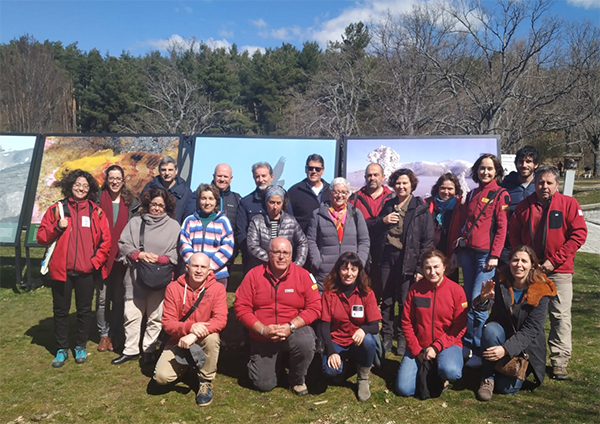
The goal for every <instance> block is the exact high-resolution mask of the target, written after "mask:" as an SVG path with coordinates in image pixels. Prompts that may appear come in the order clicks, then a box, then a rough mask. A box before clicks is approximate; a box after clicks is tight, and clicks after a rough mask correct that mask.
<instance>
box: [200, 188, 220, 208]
mask: <svg viewBox="0 0 600 424" xmlns="http://www.w3.org/2000/svg"><path fill="white" fill-rule="evenodd" d="M205 191H210V192H211V193H212V195H213V196H214V198H215V200H216V201H217V203H216V204H215V209H217V206H218V204H219V202H220V201H221V190H219V188H218V187H217V186H214V185H212V184H200V185H199V186H198V188H197V189H196V210H198V211H199V210H200V197H201V194H202V193H204V192H205Z"/></svg>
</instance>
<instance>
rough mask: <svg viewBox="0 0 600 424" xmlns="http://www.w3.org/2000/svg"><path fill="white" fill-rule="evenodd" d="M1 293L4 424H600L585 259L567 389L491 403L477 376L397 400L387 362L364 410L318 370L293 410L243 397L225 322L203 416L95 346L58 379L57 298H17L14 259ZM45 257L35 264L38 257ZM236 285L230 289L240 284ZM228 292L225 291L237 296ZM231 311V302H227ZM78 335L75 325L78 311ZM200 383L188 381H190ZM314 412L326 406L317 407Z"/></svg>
mask: <svg viewBox="0 0 600 424" xmlns="http://www.w3.org/2000/svg"><path fill="white" fill-rule="evenodd" d="M0 253H1V256H2V258H1V262H2V270H1V277H2V282H1V283H2V288H0V379H1V380H0V411H2V414H1V415H0V422H11V423H17V422H44V423H46V422H47V423H62V422H65V423H80V422H100V423H184V422H187V423H191V422H211V423H213V422H214V423H221V422H223V423H267V422H277V423H357V422H371V423H391V422H394V423H423V422H432V423H438V422H443V423H494V424H496V423H513V422H527V423H560V424H563V423H593V422H597V421H598V417H599V416H600V367H599V364H600V337H599V336H600V331H599V330H600V325H599V311H600V271H599V270H600V257H599V256H598V255H592V254H584V253H580V254H578V255H577V260H576V270H577V272H576V274H575V276H574V305H573V359H572V361H571V364H570V365H569V373H570V377H571V378H570V380H568V381H563V382H558V381H555V380H551V379H546V380H545V381H544V384H543V385H542V386H541V387H540V388H539V389H537V390H536V391H534V392H525V391H522V392H521V393H519V394H517V395H514V396H500V395H495V396H494V398H493V400H492V401H491V402H487V403H481V402H478V401H476V400H475V396H474V392H473V391H474V390H475V389H476V388H477V385H478V376H477V373H476V372H473V371H468V372H466V374H465V376H464V377H463V380H462V381H460V382H458V383H457V384H455V385H454V386H453V388H452V389H451V390H449V391H447V392H445V393H444V394H443V395H442V397H440V398H438V399H430V400H427V401H419V400H416V399H413V398H409V399H406V398H400V397H398V396H396V395H394V394H393V392H392V391H391V388H392V385H393V382H394V378H395V374H396V371H397V368H398V364H399V362H398V358H397V357H395V356H393V355H391V354H390V355H388V358H387V360H386V363H385V365H384V368H383V369H382V370H376V371H375V373H376V375H374V376H373V377H372V384H371V390H372V393H373V396H372V398H371V400H370V401H369V402H366V403H359V402H358V401H357V400H356V398H355V395H354V388H355V387H354V383H355V381H356V377H355V376H353V377H351V378H350V379H349V380H348V384H347V385H346V386H343V387H337V386H329V387H327V386H326V385H325V384H324V379H323V377H322V376H321V374H320V372H319V365H318V362H317V361H315V362H313V365H312V366H311V370H310V372H309V377H308V385H309V389H310V390H311V395H309V396H305V397H302V398H298V397H296V396H294V395H293V394H291V393H290V392H289V391H288V390H285V389H283V388H277V389H275V390H273V391H272V392H270V393H258V392H256V391H253V390H251V389H249V388H248V385H249V382H248V379H247V377H246V370H245V362H246V356H245V353H244V352H243V351H242V350H240V349H238V348H234V346H235V344H236V342H237V341H239V340H240V339H241V337H242V333H241V329H240V326H239V324H238V323H237V322H236V321H235V318H234V317H233V314H232V313H230V320H229V324H228V327H227V329H226V330H225V331H224V333H223V339H224V340H225V342H226V344H227V349H224V350H222V352H221V357H220V360H219V373H218V375H217V378H216V380H215V382H214V401H213V404H212V405H210V406H208V407H206V408H199V407H197V406H196V405H195V402H194V397H195V396H194V393H193V392H194V390H195V388H194V387H193V384H192V389H190V388H189V386H188V385H187V384H185V383H179V384H178V385H177V386H176V387H174V388H173V387H171V388H168V389H167V390H165V391H159V390H157V388H156V387H155V386H154V385H153V384H152V383H151V378H150V377H151V372H152V370H147V369H140V367H139V365H138V364H137V363H135V362H128V363H126V364H124V365H121V366H113V365H111V364H110V360H111V359H113V358H114V357H115V354H113V353H108V352H107V353H98V352H97V351H96V349H95V348H96V344H97V342H98V335H97V334H96V332H95V331H93V334H91V339H90V342H89V344H88V348H89V353H90V356H89V360H88V362H87V363H85V364H82V365H77V364H75V362H74V361H73V358H72V356H70V358H69V360H68V361H67V363H66V364H65V366H64V367H63V368H60V369H53V368H52V367H51V366H50V364H51V362H52V359H53V354H54V349H55V348H54V337H53V330H52V328H53V327H52V296H51V292H50V290H49V289H48V288H45V287H42V288H39V289H37V290H35V291H32V292H19V291H18V290H15V289H14V288H12V281H13V280H14V270H13V271H12V274H11V271H10V262H11V258H10V249H6V248H4V249H2V250H0ZM38 256H39V255H38ZM239 277H240V274H239V273H238V274H236V276H235V278H236V279H239ZM235 285H236V284H232V287H230V289H229V291H232V290H234V289H235ZM228 300H229V303H230V305H231V303H232V302H233V293H229V294H228ZM72 311H73V313H72V315H71V320H72V321H71V324H72V326H71V328H73V325H74V323H75V313H74V306H73V308H72ZM192 382H193V380H192ZM319 402H326V403H321V404H318V403H319Z"/></svg>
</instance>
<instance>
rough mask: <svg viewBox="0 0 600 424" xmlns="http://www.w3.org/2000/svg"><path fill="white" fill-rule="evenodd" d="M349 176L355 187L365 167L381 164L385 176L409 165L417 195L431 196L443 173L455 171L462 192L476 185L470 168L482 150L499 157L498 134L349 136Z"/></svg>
mask: <svg viewBox="0 0 600 424" xmlns="http://www.w3.org/2000/svg"><path fill="white" fill-rule="evenodd" d="M346 151H347V156H346V178H347V179H348V181H349V182H350V186H351V188H352V190H353V191H354V190H358V189H359V188H360V187H362V186H363V185H364V184H365V180H364V174H365V168H366V167H367V165H368V164H369V163H373V162H376V163H379V164H380V165H381V166H382V167H383V171H384V174H385V177H386V181H385V182H386V183H387V177H389V176H390V174H391V173H392V172H394V171H395V170H396V169H398V168H410V169H412V170H413V172H414V173H415V174H416V176H417V178H418V179H419V184H418V185H417V189H416V190H415V191H414V194H415V195H416V196H421V197H429V195H430V192H431V187H432V186H433V185H434V184H435V182H436V181H437V179H438V178H439V177H440V175H442V174H444V173H446V172H453V173H454V174H456V175H457V176H458V179H459V181H460V182H461V185H462V188H463V191H464V192H465V193H466V191H468V190H471V189H473V188H475V187H476V186H477V184H475V183H474V182H473V180H472V179H471V176H470V168H471V166H473V163H475V161H476V160H477V158H478V157H479V156H480V155H481V154H482V153H493V154H495V155H497V156H498V152H499V151H500V150H499V140H498V137H497V136H472V137H469V136H457V137H403V138H360V139H359V138H350V139H348V140H347V147H346Z"/></svg>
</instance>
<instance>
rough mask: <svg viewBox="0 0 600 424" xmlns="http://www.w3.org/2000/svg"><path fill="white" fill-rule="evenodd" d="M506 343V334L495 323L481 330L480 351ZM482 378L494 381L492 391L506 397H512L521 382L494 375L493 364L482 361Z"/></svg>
mask: <svg viewBox="0 0 600 424" xmlns="http://www.w3.org/2000/svg"><path fill="white" fill-rule="evenodd" d="M505 341H506V332H505V331H504V328H503V327H502V326H501V325H500V324H498V323H497V322H489V323H487V324H486V325H485V327H484V328H483V337H482V339H481V348H482V350H485V349H487V348H488V347H492V346H502V345H503V344H504V342H505ZM481 377H482V378H491V379H492V380H494V391H495V392H497V393H502V394H506V395H512V394H515V393H517V392H518V391H519V390H521V387H522V386H523V380H519V379H518V378H513V377H509V376H507V375H504V374H501V373H496V371H494V363H493V362H490V361H487V360H485V359H484V360H483V366H482V369H481Z"/></svg>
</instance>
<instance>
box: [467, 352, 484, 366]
mask: <svg viewBox="0 0 600 424" xmlns="http://www.w3.org/2000/svg"><path fill="white" fill-rule="evenodd" d="M481 365H482V362H481V358H480V357H479V356H477V355H473V356H471V357H470V358H469V360H468V361H467V363H466V364H465V367H467V368H479V367H480V366H481Z"/></svg>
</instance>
